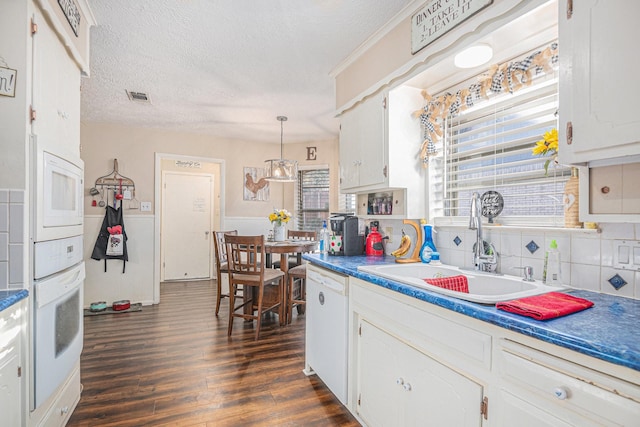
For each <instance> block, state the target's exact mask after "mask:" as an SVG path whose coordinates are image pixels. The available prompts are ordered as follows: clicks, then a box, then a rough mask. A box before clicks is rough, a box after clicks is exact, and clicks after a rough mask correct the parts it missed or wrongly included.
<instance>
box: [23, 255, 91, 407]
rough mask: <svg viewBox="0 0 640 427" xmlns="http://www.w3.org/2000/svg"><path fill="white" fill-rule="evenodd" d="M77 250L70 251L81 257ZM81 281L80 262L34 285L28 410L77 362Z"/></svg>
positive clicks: (80, 330)
mask: <svg viewBox="0 0 640 427" xmlns="http://www.w3.org/2000/svg"><path fill="white" fill-rule="evenodd" d="M71 244H72V243H71ZM81 246H82V245H80V248H78V249H75V248H74V249H73V251H74V252H75V251H76V250H78V251H79V252H80V253H82V248H81ZM84 278H85V269H84V262H80V263H79V264H75V265H74V266H72V267H71V268H68V269H66V270H64V271H63V272H61V273H57V274H53V275H51V276H47V277H45V278H43V279H37V280H35V281H34V301H35V307H34V308H35V310H34V318H33V320H34V322H33V336H34V340H33V341H34V348H33V356H34V360H33V366H34V371H33V387H32V388H31V393H32V396H31V403H32V404H31V410H34V409H36V408H38V407H39V406H40V405H41V404H42V403H44V402H45V401H46V400H47V399H48V398H49V397H50V396H51V395H52V394H53V393H54V392H56V391H57V390H58V388H59V387H60V386H61V385H62V384H63V383H64V382H65V381H66V379H67V378H68V377H69V375H70V374H71V372H72V370H73V367H74V366H75V365H76V363H77V362H78V360H80V354H81V353H82V346H83V331H84V328H83V310H82V307H83V282H84Z"/></svg>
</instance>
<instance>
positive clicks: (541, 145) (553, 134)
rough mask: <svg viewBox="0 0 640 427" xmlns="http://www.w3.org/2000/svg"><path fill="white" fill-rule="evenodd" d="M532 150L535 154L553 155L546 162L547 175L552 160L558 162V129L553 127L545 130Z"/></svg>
mask: <svg viewBox="0 0 640 427" xmlns="http://www.w3.org/2000/svg"><path fill="white" fill-rule="evenodd" d="M531 151H532V153H533V155H534V156H553V157H551V158H550V159H547V161H546V162H544V174H545V175H547V173H548V172H549V164H550V163H551V161H553V162H554V163H558V129H556V128H553V129H551V130H550V131H548V132H545V133H544V135H543V136H542V139H541V140H540V141H538V142H536V145H535V147H533V149H532V150H531Z"/></svg>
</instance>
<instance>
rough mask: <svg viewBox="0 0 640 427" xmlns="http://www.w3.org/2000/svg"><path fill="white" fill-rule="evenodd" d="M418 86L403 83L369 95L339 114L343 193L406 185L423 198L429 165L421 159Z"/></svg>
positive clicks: (416, 195)
mask: <svg viewBox="0 0 640 427" xmlns="http://www.w3.org/2000/svg"><path fill="white" fill-rule="evenodd" d="M422 102H423V98H422V95H421V94H420V89H416V88H413V87H409V86H401V87H398V88H395V89H392V90H389V91H383V92H381V93H377V94H375V95H373V96H372V97H370V98H367V99H365V100H364V101H363V102H361V103H360V104H358V105H356V106H355V107H354V108H353V109H351V110H349V111H346V112H345V113H343V114H342V115H341V118H340V126H341V131H340V189H341V190H342V191H344V192H352V193H362V192H367V191H377V190H386V189H394V188H406V189H407V191H408V192H410V195H409V196H410V197H423V196H424V191H425V182H426V179H425V176H426V170H425V169H423V168H422V166H421V164H420V161H419V159H418V154H419V151H420V144H421V142H422V140H421V137H420V122H419V120H418V119H415V118H414V117H413V116H412V113H413V112H414V111H415V110H418V109H419V108H420V107H422Z"/></svg>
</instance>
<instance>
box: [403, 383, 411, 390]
mask: <svg viewBox="0 0 640 427" xmlns="http://www.w3.org/2000/svg"><path fill="white" fill-rule="evenodd" d="M402 388H403V389H404V391H411V384H409V383H404V384H403V385H402Z"/></svg>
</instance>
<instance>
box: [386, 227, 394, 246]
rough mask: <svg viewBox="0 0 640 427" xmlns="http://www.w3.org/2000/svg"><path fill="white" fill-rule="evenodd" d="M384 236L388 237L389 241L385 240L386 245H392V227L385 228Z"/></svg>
mask: <svg viewBox="0 0 640 427" xmlns="http://www.w3.org/2000/svg"><path fill="white" fill-rule="evenodd" d="M384 235H385V236H388V237H389V239H387V243H393V227H385V228H384Z"/></svg>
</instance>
